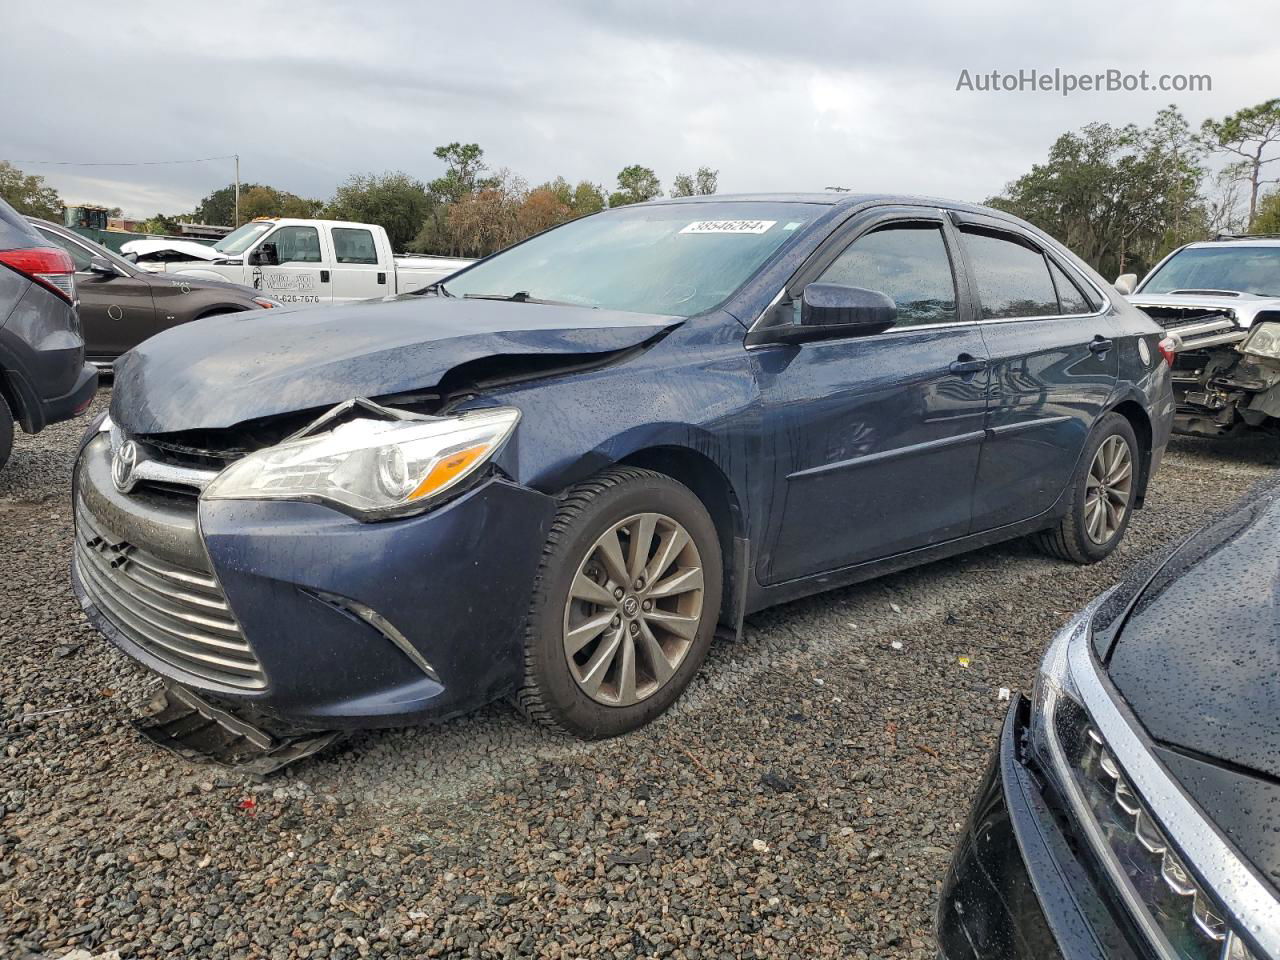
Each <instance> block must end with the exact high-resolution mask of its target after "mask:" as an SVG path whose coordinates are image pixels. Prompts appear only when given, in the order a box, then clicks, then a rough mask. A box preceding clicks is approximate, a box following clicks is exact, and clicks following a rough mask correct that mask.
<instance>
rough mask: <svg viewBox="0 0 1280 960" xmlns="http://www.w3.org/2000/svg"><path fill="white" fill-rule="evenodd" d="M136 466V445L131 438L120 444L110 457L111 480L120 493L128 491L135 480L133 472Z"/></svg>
mask: <svg viewBox="0 0 1280 960" xmlns="http://www.w3.org/2000/svg"><path fill="white" fill-rule="evenodd" d="M137 466H138V445H137V444H136V443H134V442H133V441H132V440H126V441H125V442H124V443H123V444H121V446H120V449H119V450H117V451H116V455H115V456H114V457H113V458H112V459H111V482H112V483H114V484H115V485H116V489H117V490H119V491H120V492H121V493H128V492H129V491H130V490H132V489H133V485H134V484H135V483H136V482H137V478H136V477H134V475H133V472H134V470H135V469H137Z"/></svg>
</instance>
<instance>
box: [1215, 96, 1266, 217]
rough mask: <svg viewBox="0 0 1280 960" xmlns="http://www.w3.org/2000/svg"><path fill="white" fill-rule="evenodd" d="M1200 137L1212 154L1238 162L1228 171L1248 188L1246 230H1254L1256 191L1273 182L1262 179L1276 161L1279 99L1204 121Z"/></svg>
mask: <svg viewBox="0 0 1280 960" xmlns="http://www.w3.org/2000/svg"><path fill="white" fill-rule="evenodd" d="M1200 136H1201V138H1202V139H1203V141H1204V143H1205V144H1206V145H1207V146H1208V147H1209V149H1211V150H1213V151H1214V152H1215V153H1224V154H1226V155H1227V156H1230V157H1236V158H1238V159H1236V160H1235V161H1234V162H1233V163H1232V164H1231V166H1230V167H1229V169H1230V170H1231V171H1232V173H1233V174H1234V175H1235V176H1236V177H1237V178H1238V179H1240V180H1243V181H1244V182H1245V183H1247V184H1248V185H1249V229H1256V227H1255V225H1254V219H1255V218H1256V217H1257V215H1258V196H1259V191H1260V190H1261V188H1262V187H1263V186H1264V185H1265V184H1268V183H1276V182H1277V178H1274V177H1273V178H1271V179H1269V180H1268V179H1266V178H1265V177H1264V173H1266V172H1267V171H1265V170H1264V168H1265V167H1266V166H1267V164H1270V163H1275V162H1276V161H1277V160H1280V97H1275V98H1273V99H1271V100H1266V101H1264V102H1262V103H1259V104H1258V105H1257V106H1253V107H1244V108H1243V109H1241V110H1237V111H1236V112H1235V113H1233V114H1231V115H1230V116H1227V117H1224V118H1223V119H1221V120H1214V119H1212V118H1211V119H1208V120H1206V121H1205V122H1204V123H1203V124H1201V126H1200Z"/></svg>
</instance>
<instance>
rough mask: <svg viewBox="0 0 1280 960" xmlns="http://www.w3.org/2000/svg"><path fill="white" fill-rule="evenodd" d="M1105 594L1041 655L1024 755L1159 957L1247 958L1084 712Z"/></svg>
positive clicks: (1220, 911)
mask: <svg viewBox="0 0 1280 960" xmlns="http://www.w3.org/2000/svg"><path fill="white" fill-rule="evenodd" d="M1106 596H1107V595H1106V594H1104V595H1103V596H1102V597H1099V598H1098V599H1097V600H1095V601H1094V602H1093V603H1092V604H1090V605H1089V606H1088V607H1086V608H1085V610H1084V611H1083V612H1082V613H1081V614H1080V615H1079V616H1077V617H1075V618H1074V619H1073V620H1072V621H1071V622H1070V623H1068V624H1067V626H1066V627H1064V628H1063V630H1062V631H1061V632H1060V633H1059V634H1058V636H1057V637H1055V638H1054V641H1053V643H1052V644H1050V646H1049V650H1048V652H1047V653H1046V654H1045V657H1044V660H1043V662H1042V663H1041V666H1040V670H1039V672H1038V673H1037V675H1036V681H1035V690H1034V693H1033V696H1032V717H1031V729H1030V740H1031V746H1032V750H1033V751H1034V753H1035V755H1036V756H1037V757H1038V758H1039V760H1040V762H1041V765H1042V767H1043V768H1044V771H1045V772H1046V773H1047V774H1048V775H1049V779H1050V781H1051V782H1052V783H1053V784H1054V785H1055V787H1056V788H1057V792H1058V793H1059V794H1060V795H1062V796H1063V797H1064V799H1065V800H1066V801H1067V804H1068V806H1069V812H1070V814H1071V816H1072V820H1073V821H1074V822H1075V823H1076V824H1077V825H1078V826H1079V828H1080V829H1081V831H1082V832H1083V833H1084V834H1085V835H1086V837H1087V838H1088V840H1089V845H1090V846H1091V847H1092V848H1093V850H1094V853H1095V854H1096V855H1097V858H1098V859H1099V860H1100V861H1101V863H1102V865H1103V867H1104V868H1105V870H1106V873H1107V874H1108V875H1109V877H1110V879H1111V881H1112V884H1113V886H1114V887H1115V888H1116V889H1117V892H1118V893H1119V894H1120V896H1121V898H1122V899H1123V900H1124V902H1125V903H1126V905H1127V906H1128V908H1129V911H1130V913H1131V915H1132V916H1133V917H1134V919H1135V920H1136V921H1137V922H1138V924H1139V926H1140V927H1141V928H1142V929H1143V930H1144V931H1145V933H1146V934H1147V937H1148V939H1149V940H1150V941H1151V943H1152V945H1153V946H1154V947H1155V948H1156V952H1157V955H1158V956H1161V957H1167V958H1170V960H1173V958H1177V960H1253V958H1254V954H1253V953H1251V952H1250V950H1249V948H1248V947H1247V946H1246V944H1245V943H1244V941H1243V940H1242V939H1241V938H1240V936H1239V935H1238V934H1237V933H1236V932H1235V930H1233V929H1232V927H1231V924H1230V923H1228V921H1227V919H1226V917H1227V916H1228V913H1227V911H1226V910H1224V909H1223V908H1222V906H1221V905H1220V904H1219V903H1218V901H1217V899H1216V897H1214V896H1213V895H1212V894H1211V893H1210V892H1209V891H1208V890H1206V889H1205V888H1204V887H1203V886H1202V885H1201V884H1200V883H1199V881H1198V880H1197V879H1196V877H1195V876H1194V874H1193V873H1192V872H1191V870H1190V869H1188V867H1187V864H1186V862H1185V861H1184V860H1183V858H1182V857H1181V856H1180V854H1179V853H1178V851H1177V850H1176V849H1175V847H1174V845H1173V844H1172V843H1171V842H1170V840H1169V839H1168V832H1167V831H1166V830H1165V829H1164V828H1163V827H1162V826H1161V824H1160V823H1159V821H1158V820H1157V818H1156V817H1155V815H1154V814H1153V812H1152V810H1151V808H1150V806H1149V804H1148V803H1147V801H1146V800H1145V799H1144V798H1143V797H1142V796H1140V795H1139V792H1138V790H1137V789H1136V787H1135V786H1134V784H1133V780H1132V778H1131V777H1130V775H1129V773H1128V772H1126V770H1125V768H1124V765H1123V763H1122V761H1121V759H1120V756H1119V755H1118V751H1117V749H1116V747H1115V745H1113V744H1109V743H1108V742H1107V740H1106V739H1105V736H1104V734H1103V732H1102V725H1100V724H1099V723H1098V722H1097V721H1096V720H1095V718H1094V717H1093V716H1091V714H1090V712H1089V710H1088V709H1087V708H1086V706H1085V704H1086V703H1090V702H1092V701H1091V699H1090V697H1089V696H1087V695H1085V694H1084V693H1082V690H1081V684H1082V683H1085V682H1088V683H1090V684H1095V683H1096V680H1093V679H1089V680H1087V681H1086V680H1085V679H1082V678H1081V677H1079V676H1078V672H1079V666H1078V664H1079V663H1080V661H1081V659H1082V658H1091V657H1092V652H1091V650H1090V646H1091V634H1092V622H1093V616H1094V614H1095V613H1096V612H1097V610H1098V608H1099V607H1100V606H1101V605H1102V603H1103V601H1104V600H1105V599H1106ZM1095 696H1096V692H1095ZM1126 759H1130V758H1126Z"/></svg>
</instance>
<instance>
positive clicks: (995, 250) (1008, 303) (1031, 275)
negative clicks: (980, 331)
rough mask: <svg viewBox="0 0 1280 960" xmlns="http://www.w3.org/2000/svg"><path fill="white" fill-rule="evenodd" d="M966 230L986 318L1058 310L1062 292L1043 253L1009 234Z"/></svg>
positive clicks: (1052, 313)
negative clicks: (1056, 285)
mask: <svg viewBox="0 0 1280 960" xmlns="http://www.w3.org/2000/svg"><path fill="white" fill-rule="evenodd" d="M962 233H963V236H964V247H965V253H966V254H967V255H968V259H969V266H970V269H972V271H973V280H974V283H975V284H977V287H978V301H979V303H980V304H981V306H982V317H983V319H986V320H998V319H1002V318H1006V317H1046V316H1048V317H1052V316H1056V315H1057V314H1058V295H1057V292H1056V291H1055V290H1054V288H1053V280H1052V279H1050V277H1049V267H1048V264H1047V263H1046V262H1045V258H1044V254H1043V253H1041V252H1040V251H1039V250H1035V249H1032V248H1031V247H1029V246H1026V245H1025V244H1023V243H1020V242H1018V240H1016V239H1015V238H1013V237H1012V236H1009V235H1008V234H997V233H984V232H980V231H977V230H973V229H965V230H963V231H962Z"/></svg>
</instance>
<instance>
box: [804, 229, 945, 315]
mask: <svg viewBox="0 0 1280 960" xmlns="http://www.w3.org/2000/svg"><path fill="white" fill-rule="evenodd" d="M818 281H819V282H820V283H840V284H844V285H845V286H849V287H862V288H863V289H866V290H879V291H880V292H881V293H885V294H888V295H889V296H890V297H892V298H893V301H894V303H896V304H897V305H898V323H897V326H899V327H909V326H918V325H920V324H925V323H954V322H955V320H956V280H955V276H954V274H952V272H951V258H950V257H948V256H947V244H946V241H945V240H943V237H942V227H941V226H939V225H937V224H930V223H911V224H906V223H904V224H895V225H893V226H888V227H881V228H880V229H878V230H874V231H872V232H871V233H867V234H863V235H862V236H861V237H859V238H858V239H857V240H855V241H853V243H851V244H850V245H849V246H848V247H847V248H846V249H845V250H844V252H843V253H841V254H840V256H838V257H836V259H835V260H833V261H832V262H831V265H830V266H828V267H827V269H826V270H824V271H823V272H822V275H821V276H820V277H818Z"/></svg>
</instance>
